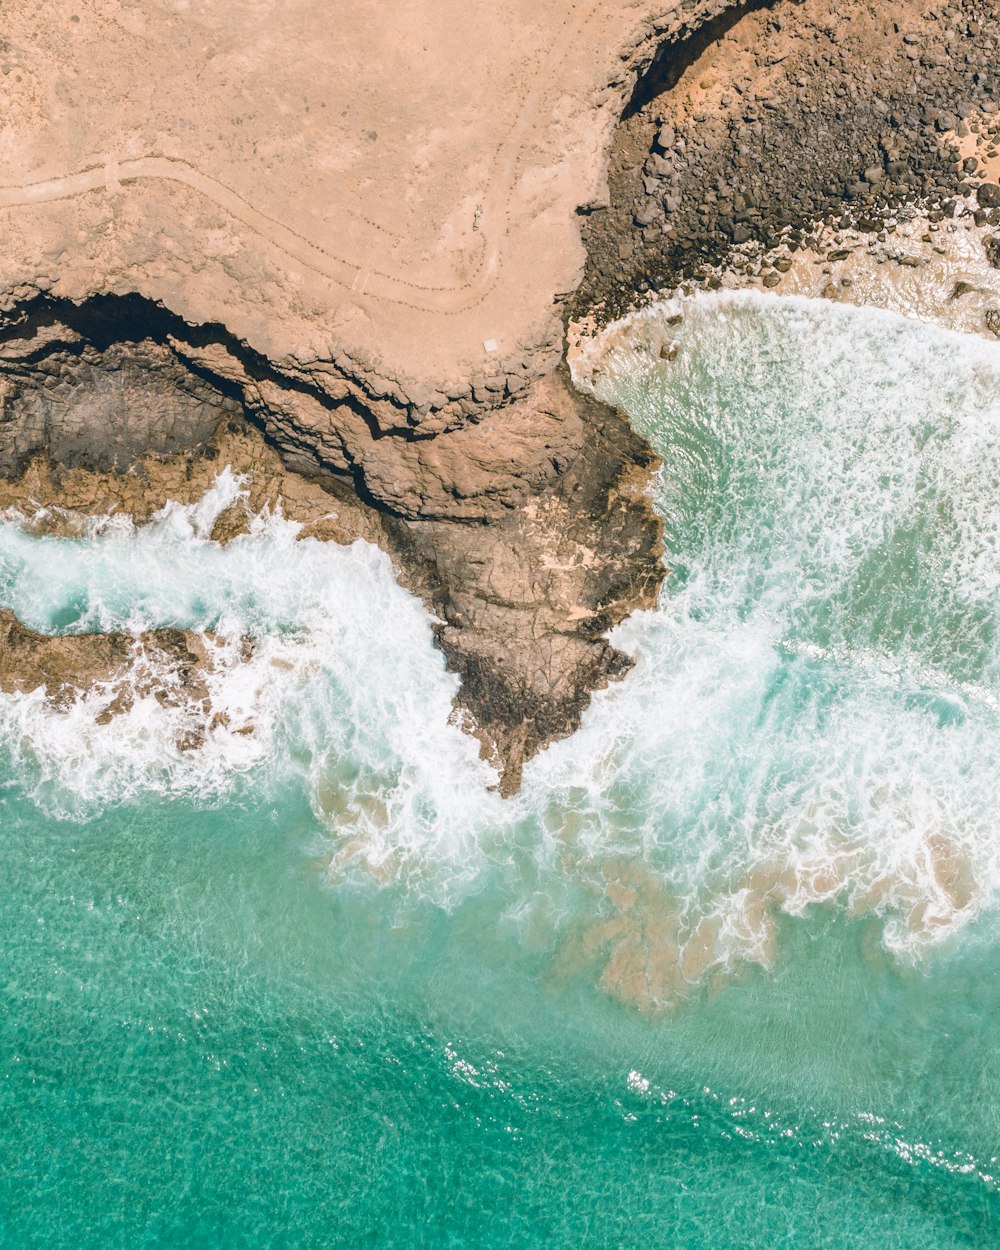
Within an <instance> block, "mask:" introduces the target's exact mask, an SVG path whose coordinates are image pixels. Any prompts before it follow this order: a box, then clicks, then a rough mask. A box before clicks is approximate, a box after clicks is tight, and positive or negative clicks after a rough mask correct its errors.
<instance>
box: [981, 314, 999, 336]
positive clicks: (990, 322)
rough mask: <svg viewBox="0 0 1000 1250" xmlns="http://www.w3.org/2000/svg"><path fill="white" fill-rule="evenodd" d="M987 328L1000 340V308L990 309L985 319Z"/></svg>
mask: <svg viewBox="0 0 1000 1250" xmlns="http://www.w3.org/2000/svg"><path fill="white" fill-rule="evenodd" d="M984 320H985V322H986V328H987V330H989V332H990V333H991V334H995V335H996V336H997V338H1000V308H990V309H989V310H988V311H987V313H986V316H985V318H984Z"/></svg>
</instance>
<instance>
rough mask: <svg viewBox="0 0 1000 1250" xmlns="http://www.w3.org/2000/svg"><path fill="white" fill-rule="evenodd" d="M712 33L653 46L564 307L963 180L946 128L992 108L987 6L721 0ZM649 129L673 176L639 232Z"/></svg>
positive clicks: (995, 17) (628, 303) (993, 193)
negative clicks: (696, 40)
mask: <svg viewBox="0 0 1000 1250" xmlns="http://www.w3.org/2000/svg"><path fill="white" fill-rule="evenodd" d="M973 30H975V32H976V33H975V34H972V33H971V32H972V31H973ZM715 34H716V38H715V41H714V42H711V41H707V42H706V41H702V42H701V43H700V44H699V45H698V47H697V49H696V51H697V52H698V53H699V55H698V56H697V57H695V56H693V55H692V47H693V45H692V44H691V43H690V42H689V43H674V44H669V43H668V44H664V45H663V46H662V47H661V48H660V50H659V51H658V52H657V55H656V57H655V58H654V61H653V65H652V68H651V69H650V71H649V72H648V74H647V76H646V78H644V79H641V80H640V82H639V84H638V86H637V88H636V92H635V96H634V97H633V102H632V105H631V106H630V107H629V109H628V110H627V111H626V114H625V117H624V119H623V121H622V123H621V125H620V126H619V128H618V131H617V133H616V136H615V140H614V143H613V147H612V152H611V162H610V175H609V186H610V189H611V206H610V208H609V209H608V210H606V211H605V212H602V213H597V214H593V215H592V216H591V217H590V218H588V219H587V221H586V222H585V224H584V239H585V243H586V245H587V252H588V265H587V269H586V272H585V275H584V279H583V282H582V284H581V286H580V289H579V291H578V293H577V296H576V298H575V301H574V302H573V304H572V305H571V307H570V308H569V310H568V311H569V315H570V316H582V315H584V314H586V313H588V312H590V311H591V310H593V309H594V307H595V306H599V318H605V319H611V318H612V317H615V316H619V315H621V314H623V313H624V312H627V311H628V310H629V308H630V307H632V305H633V296H632V292H633V291H635V289H636V283H635V280H636V276H637V275H640V274H641V275H642V277H643V280H644V281H645V282H646V283H647V284H648V285H649V286H650V287H651V288H652V289H654V290H655V289H673V288H675V287H677V286H679V285H681V284H683V283H684V282H685V281H687V280H689V279H697V278H698V275H699V274H701V275H704V272H705V269H706V266H711V265H715V264H725V263H726V261H727V257H729V255H730V253H731V251H732V249H733V247H734V246H738V245H741V244H745V243H750V242H757V243H760V244H761V245H762V246H764V247H772V246H773V245H775V244H776V243H778V242H779V241H785V242H789V241H791V242H795V241H797V238H801V237H802V235H803V234H805V233H807V232H808V231H809V229H810V227H811V225H812V224H813V223H814V222H824V223H829V224H833V225H837V224H844V225H851V226H856V227H859V228H860V229H862V230H866V231H871V232H878V231H880V230H881V229H882V228H883V225H884V223H885V221H886V219H887V217H888V216H890V215H891V214H892V213H893V212H894V211H896V210H898V209H901V208H905V207H906V205H907V204H909V203H911V202H913V201H915V200H917V199H923V200H926V201H928V203H929V208H930V211H931V216H932V219H934V218H935V217H936V218H937V219H938V220H944V219H945V218H946V217H947V216H950V215H952V214H953V213H954V212H955V199H954V196H955V193H956V191H958V192H959V193H961V194H967V193H971V192H972V191H974V190H976V187H977V183H978V182H979V181H980V178H979V176H978V175H977V172H976V171H977V170H978V169H979V165H978V164H977V165H976V166H975V167H973V168H965V167H964V166H960V165H959V164H958V153H957V151H956V149H955V148H953V147H950V146H949V144H948V142H947V135H948V134H949V133H950V132H951V131H953V130H954V129H955V128H956V127H957V126H958V125H959V124H960V123H961V124H965V123H964V122H962V120H961V119H964V118H969V119H970V122H972V123H974V114H977V113H978V112H983V113H986V114H992V113H994V112H995V111H996V109H997V107H998V102H997V98H996V95H995V92H996V77H995V67H996V64H997V49H998V46H1000V10H998V9H997V8H996V6H994V5H987V4H985V3H982V0H959V2H957V3H953V4H950V5H948V6H947V8H946V9H941V8H938V7H935V6H934V5H933V4H932V3H930V0H902V3H901V4H899V5H896V6H893V7H892V9H891V10H890V9H889V8H886V7H885V6H880V5H862V4H854V3H851V4H848V5H843V6H839V7H834V6H831V5H830V4H829V3H827V0H802V3H799V4H792V3H788V2H787V0H786V2H781V0H779V3H776V4H773V5H766V6H759V7H758V6H750V7H748V8H747V9H745V10H740V11H737V10H736V9H733V10H732V11H731V12H730V13H729V14H727V16H726V19H725V20H724V21H722V22H720V23H719V24H718V28H717V30H716V32H715ZM763 49H766V55H763V54H762V50H763ZM974 124H978V123H974ZM658 136H664V139H666V138H669V139H670V140H671V142H670V152H669V156H670V174H669V184H668V185H669V190H668V192H667V193H666V194H665V196H664V197H663V199H662V201H657V202H658V203H660V204H661V205H662V211H661V214H660V217H659V219H658V220H656V221H651V220H650V219H649V217H648V215H647V217H646V218H645V221H644V227H643V229H642V230H641V231H638V230H635V229H634V228H633V227H632V225H631V220H630V219H631V215H632V210H631V206H632V204H633V202H634V201H635V199H636V193H637V184H638V181H639V179H640V177H641V173H640V171H641V170H642V168H643V166H644V163H645V162H646V161H647V159H648V158H649V156H650V153H651V152H659V151H660V149H661V148H662V147H663V143H662V142H661V141H660V139H659V138H658ZM978 196H979V204H980V211H981V212H983V213H989V212H992V211H995V208H994V206H995V205H998V204H1000V188H997V187H996V186H995V185H994V184H992V183H989V184H984V185H983V186H980V187H979V189H978ZM625 240H628V241H629V242H631V244H632V246H631V248H625V247H624V246H623V241H625Z"/></svg>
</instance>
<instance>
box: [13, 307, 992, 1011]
mask: <svg viewBox="0 0 1000 1250" xmlns="http://www.w3.org/2000/svg"><path fill="white" fill-rule="evenodd" d="M669 311H670V310H669V309H667V310H662V309H661V310H659V312H658V311H657V310H655V309H653V310H648V311H647V312H645V313H644V314H642V315H641V316H640V317H638V318H635V319H634V320H633V321H631V322H629V323H627V324H625V325H623V326H620V327H618V328H617V330H615V331H613V332H611V333H608V334H606V335H605V336H603V337H602V338H601V339H600V340H599V341H597V342H595V343H594V344H593V345H592V346H591V347H590V348H588V349H587V350H588V351H589V353H590V356H589V359H590V362H591V364H592V365H593V367H594V370H595V372H594V374H593V375H592V381H593V386H594V389H595V390H596V392H597V394H598V395H600V396H601V397H602V398H605V399H609V400H613V401H615V402H618V403H620V404H623V405H624V406H626V407H627V408H628V409H629V411H630V412H631V414H632V417H633V420H634V421H635V423H636V425H637V426H638V428H640V429H641V430H642V431H643V432H645V433H646V434H647V436H648V437H650V438H651V439H652V441H653V442H654V443H655V444H656V445H657V447H658V448H659V450H661V451H662V452H663V454H664V456H665V458H666V464H665V467H664V471H663V474H662V475H661V480H660V482H659V485H658V486H657V495H656V497H657V501H658V505H659V506H660V507H661V508H662V510H663V512H664V515H665V517H666V521H667V530H668V536H669V539H670V543H671V547H672V549H671V551H670V553H669V563H670V564H671V565H672V566H673V568H674V573H673V575H672V577H671V579H670V581H669V583H668V586H667V588H666V590H665V593H664V596H663V598H662V601H661V604H660V606H659V608H658V609H657V610H656V611H653V612H645V613H640V614H638V615H636V616H635V617H633V618H632V619H631V620H629V621H628V622H626V623H625V624H624V625H623V626H621V627H619V629H618V631H617V632H616V634H615V642H616V643H617V644H618V645H619V646H622V647H623V648H624V649H625V650H627V651H630V652H632V653H634V654H635V655H636V656H637V664H636V667H635V669H634V670H633V672H632V673H631V674H630V675H629V676H628V678H627V679H626V680H625V681H624V682H622V683H616V684H614V685H612V686H611V687H609V688H608V689H607V690H605V691H602V692H600V693H598V694H597V696H596V697H595V699H594V702H593V705H592V707H591V709H590V711H589V712H588V714H587V715H586V717H585V719H584V725H583V727H582V729H581V730H580V732H579V733H578V734H577V735H575V736H574V737H573V738H571V739H569V740H567V741H564V742H561V743H557V744H555V745H554V746H553V747H552V748H550V749H549V750H548V751H547V752H545V753H543V754H542V755H541V756H540V757H539V758H538V759H536V760H535V761H533V762H532V763H531V764H529V766H528V768H527V769H526V773H525V786H524V790H523V792H522V794H521V795H519V796H518V797H517V798H516V799H514V800H512V801H510V802H507V803H504V802H502V801H501V800H499V799H498V798H497V796H496V795H495V794H493V793H490V792H489V791H488V789H487V787H488V785H489V783H490V782H491V781H492V780H494V776H493V774H492V771H491V770H490V769H488V768H487V767H486V766H485V765H484V764H482V762H481V761H479V760H478V758H477V747H476V744H475V742H474V741H472V740H471V739H470V738H468V737H466V736H464V735H463V734H461V733H460V732H459V730H458V729H457V728H456V727H455V726H454V725H453V724H452V723H450V717H451V709H452V700H453V698H454V695H455V693H456V690H457V682H456V679H455V678H454V677H453V676H452V675H450V674H448V673H446V672H445V671H444V666H443V661H442V658H441V656H440V654H439V653H438V652H436V651H435V650H434V649H433V647H432V643H431V632H430V622H429V620H428V617H427V614H426V612H425V611H424V609H423V608H422V606H421V605H420V604H419V603H418V602H417V601H416V600H415V599H414V598H413V597H412V596H410V595H409V594H407V593H406V592H404V591H403V590H402V589H401V588H400V587H399V586H398V585H397V583H396V581H395V579H394V577H393V574H392V569H391V566H390V563H389V561H388V559H387V558H386V557H385V556H384V555H383V554H381V553H380V552H378V551H377V550H376V549H374V548H373V547H370V546H368V545H367V544H364V543H360V542H359V543H356V544H354V546H352V547H349V548H341V547H337V546H334V545H330V544H323V543H319V542H315V541H312V540H306V541H300V540H299V539H298V533H299V530H298V527H297V526H295V525H294V524H293V523H291V522H289V521H287V520H285V519H284V518H282V517H281V516H280V515H264V516H261V517H259V518H257V519H256V520H255V522H254V524H253V527H252V532H251V533H250V534H248V535H245V536H243V537H240V538H237V539H236V540H234V541H233V542H232V543H230V544H229V545H228V546H226V547H224V548H223V547H219V546H218V545H217V544H214V543H212V542H211V540H210V538H209V537H208V536H209V535H210V533H211V530H212V524H213V522H214V519H215V517H216V516H217V515H218V513H219V512H220V511H222V510H223V509H224V508H225V507H226V506H228V504H229V503H230V502H232V500H233V499H235V498H236V497H238V495H239V493H240V491H241V489H242V487H241V483H240V482H239V481H238V479H236V478H235V477H234V476H233V475H232V474H223V475H221V476H220V480H219V482H218V483H217V485H216V488H215V489H214V491H213V492H211V493H210V495H209V496H207V497H206V499H204V500H202V501H201V502H200V503H199V504H198V505H196V506H194V507H193V508H192V507H181V506H179V505H171V506H170V507H168V508H167V509H165V510H164V511H163V512H162V513H161V514H159V516H158V517H157V518H156V519H155V521H154V522H153V524H151V525H150V526H147V527H145V528H142V529H135V528H134V527H132V526H130V525H129V524H127V523H125V522H123V521H121V520H117V521H116V522H115V523H114V524H113V525H100V524H95V525H94V526H93V527H92V529H91V530H90V531H89V532H88V534H87V535H86V536H85V537H83V538H80V539H73V540H67V539H54V538H43V537H39V536H38V535H37V534H31V533H29V532H27V530H26V529H25V528H24V527H19V526H18V525H17V524H16V523H14V522H10V521H8V522H6V523H3V524H0V600H2V602H3V603H4V604H5V605H9V606H12V607H13V608H14V610H15V611H16V612H17V613H18V615H19V616H20V617H21V618H22V619H23V620H25V621H26V623H27V624H29V625H33V626H34V627H35V628H47V629H52V628H57V627H58V628H62V629H113V628H114V629H128V630H132V631H134V632H138V631H140V630H143V629H148V628H150V627H152V626H157V625H165V624H175V625H181V626H184V627H186V628H192V629H196V630H201V631H212V633H213V634H214V635H216V636H218V637H219V638H220V639H221V644H220V649H219V651H218V655H217V659H216V662H215V665H214V670H213V672H212V674H211V675H210V680H209V684H210V688H211V698H210V704H211V707H210V709H209V711H208V712H206V711H204V709H200V710H199V709H192V708H190V707H188V708H170V707H163V706H161V705H160V704H159V703H158V702H156V700H154V699H149V698H139V699H137V700H136V702H135V704H134V706H133V707H132V709H131V710H130V711H129V712H128V713H127V714H125V715H122V716H119V717H117V718H115V719H113V720H112V721H111V722H110V723H108V724H105V725H101V724H98V723H97V721H96V716H97V714H98V713H99V711H100V709H101V708H102V707H104V706H106V704H107V701H108V699H109V698H110V694H109V692H107V691H99V690H95V691H91V692H88V693H87V694H86V695H84V696H83V697H82V698H81V699H80V700H78V701H77V703H75V704H74V705H73V706H72V707H70V708H68V709H65V710H61V711H59V710H54V709H53V708H51V707H50V706H48V705H47V704H46V703H45V702H44V700H42V698H41V696H40V695H38V694H34V695H24V696H14V697H5V698H3V699H0V741H2V743H3V744H4V746H5V748H6V750H7V752H8V753H9V754H12V755H13V756H14V757H15V764H16V768H17V771H18V774H19V777H20V779H21V781H22V783H23V784H24V785H26V786H27V787H28V788H29V789H31V791H32V792H33V793H34V794H35V795H36V797H37V799H38V801H39V802H42V803H44V804H45V805H46V806H47V807H49V808H50V809H51V810H58V811H60V812H64V813H66V814H87V813H89V812H92V811H94V810H96V809H98V808H100V807H101V806H103V805H105V804H107V803H109V802H120V801H129V800H134V799H136V798H138V797H140V796H141V795H143V794H145V793H151V792H155V793H163V794H175V793H185V794H190V795H193V796H198V797H199V798H200V800H201V801H204V802H214V801H218V800H219V799H221V798H225V797H226V796H229V795H231V794H233V793H234V791H239V789H240V787H241V786H252V787H254V789H255V790H258V789H259V788H260V787H268V786H271V787H281V786H287V785H288V784H290V783H292V784H300V785H302V786H304V787H305V791H306V793H307V795H308V796H309V799H310V802H311V803H312V805H313V809H314V811H315V812H316V815H317V817H318V819H319V821H320V822H321V825H322V826H323V828H325V829H326V830H327V831H328V836H327V840H326V842H325V850H324V854H325V862H326V865H327V871H328V873H329V875H330V877H331V880H337V879H339V877H340V876H342V875H344V874H352V873H357V872H362V873H364V874H368V875H371V876H372V877H374V878H375V879H377V880H393V881H400V880H403V881H405V883H406V884H407V885H409V886H410V887H411V889H412V891H413V892H414V893H415V894H416V893H419V894H420V895H421V896H430V897H431V898H433V899H434V900H435V901H436V902H438V903H441V904H443V905H447V904H448V903H449V902H450V901H451V900H453V899H455V898H457V897H459V896H460V895H461V893H462V891H463V890H464V889H466V888H467V887H469V886H473V887H476V886H477V884H478V883H479V882H481V881H482V879H483V874H484V873H486V872H491V873H493V874H499V875H500V876H501V877H502V878H504V880H505V881H506V887H505V888H506V891H507V897H508V898H509V900H510V907H509V913H508V914H509V917H510V920H511V923H512V924H515V925H517V926H519V927H521V928H522V929H523V930H524V931H525V932H526V933H527V932H528V931H529V929H530V931H531V933H532V934H533V937H532V940H541V939H539V938H538V934H539V933H546V934H548V939H547V940H550V941H556V942H557V943H561V942H563V940H564V937H565V935H566V934H568V933H572V934H574V935H575V936H574V937H573V938H572V940H571V941H569V945H570V947H573V950H572V951H570V952H569V953H566V951H565V950H564V951H563V956H561V958H563V957H565V958H566V959H569V961H570V963H571V964H572V963H573V959H574V958H575V957H578V958H579V960H580V961H582V963H583V964H584V965H585V966H588V967H590V966H591V965H592V964H593V965H594V966H595V967H596V969H597V972H596V975H598V976H599V977H600V978H601V979H602V983H603V984H604V985H605V986H606V987H607V988H608V989H609V990H610V991H611V992H613V993H616V994H621V995H623V996H625V997H629V998H631V999H632V1000H633V1001H636V1002H639V1003H640V1004H641V1005H642V1006H644V1007H647V1008H649V1009H652V1010H656V1009H659V1008H662V1007H664V1006H669V1005H670V1004H671V1003H673V1002H676V1001H678V1000H680V999H682V998H684V997H685V996H687V995H688V994H689V993H691V992H692V988H693V987H695V986H697V985H699V984H701V983H703V982H704V981H705V980H706V979H711V978H712V977H715V976H717V975H719V974H724V975H727V976H728V975H731V974H732V973H733V971H734V970H735V969H737V968H738V967H739V966H740V965H741V964H745V963H746V962H748V961H750V962H753V961H756V962H758V963H763V964H765V965H766V964H769V963H770V962H772V961H773V960H774V959H775V958H776V957H777V955H778V950H777V945H776V943H777V936H776V935H777V928H776V924H775V918H776V916H778V915H779V914H780V913H787V914H790V915H801V914H803V913H805V912H808V911H809V909H810V908H812V907H814V906H816V905H819V904H824V905H828V906H836V907H838V908H841V909H843V910H845V911H847V912H849V913H852V914H862V915H867V916H870V917H873V918H875V919H876V920H877V921H878V922H879V924H880V925H881V931H882V935H883V940H884V943H885V945H886V946H887V948H889V949H890V950H891V951H893V952H895V953H896V954H897V955H899V956H900V957H916V956H917V955H919V954H920V953H921V952H923V951H926V950H928V949H930V948H931V947H933V946H934V945H936V944H939V943H940V942H942V941H943V940H945V939H947V938H949V937H951V936H953V935H954V934H956V933H958V932H960V931H961V930H962V929H963V927H964V926H966V925H967V924H968V923H969V921H970V920H971V919H973V918H974V917H976V916H977V915H981V914H982V912H983V911H984V909H988V908H993V907H994V906H995V903H996V901H997V896H998V889H1000V822H998V818H997V816H996V813H995V798H994V796H995V788H996V783H995V779H996V777H997V775H1000V732H998V730H1000V704H998V700H1000V667H998V659H1000V653H998V644H997V641H996V638H997V634H998V632H1000V630H998V626H1000V622H998V621H997V614H998V605H1000V594H998V592H1000V492H997V491H996V482H997V481H998V480H1000V350H998V349H997V348H993V347H991V346H990V345H989V344H987V343H985V342H982V341H975V340H967V339H964V338H962V337H960V336H958V335H949V334H947V333H945V332H942V331H938V330H934V329H933V328H928V327H921V326H915V325H911V324H907V323H905V322H903V321H902V320H901V319H899V318H895V317H892V316H890V315H887V314H884V313H868V312H858V311H855V310H850V309H845V308H842V307H831V306H829V305H827V304H815V303H810V302H808V301H805V300H783V301H778V300H774V299H768V298H767V297H759V296H756V297H755V296H749V295H742V296H734V295H727V296H724V297H699V298H698V299H696V300H692V301H689V302H688V303H687V304H686V305H685V319H684V323H683V325H682V327H681V328H680V329H679V330H678V329H677V328H675V327H666V326H665V325H664V324H663V321H662V318H663V316H664V315H665V314H666V313H668V312H669ZM658 318H659V319H658ZM668 332H669V335H670V336H671V338H674V337H676V338H677V339H678V340H679V341H680V343H681V351H680V354H679V356H678V357H677V359H676V361H674V362H666V361H661V360H660V357H659V342H660V341H661V339H662V338H663V336H664V334H666V333H668ZM598 375H599V376H598ZM911 531H912V533H911ZM245 635H251V636H253V638H254V639H255V640H256V641H255V647H254V649H253V652H252V653H251V654H249V655H247V654H246V652H245V650H244V649H243V648H242V646H241V645H240V639H241V638H242V637H243V636H245ZM102 700H103V702H102ZM220 711H224V712H225V713H226V718H225V720H224V721H221V722H220V721H219V719H217V713H218V712H220ZM199 716H200V717H202V723H201V728H202V730H203V731H204V733H205V743H204V745H203V746H202V747H200V748H199V749H198V750H194V751H182V750H179V749H178V748H177V745H176V744H177V739H178V737H182V736H183V731H184V730H185V728H188V727H190V721H191V718H192V717H193V718H195V719H196V720H197V718H198V717H199ZM185 718H187V719H185ZM248 728H252V732H249V733H242V732H240V731H241V730H245V729H248ZM588 899H589V901H586V900H588ZM581 907H582V908H583V913H582V915H581V914H580V908H581ZM567 911H569V912H571V913H573V924H572V925H570V926H568V927H566V926H565V925H564V920H565V916H566V912H567ZM567 940H569V939H567ZM574 943H575V944H576V945H575V946H574ZM595 961H596V962H595Z"/></svg>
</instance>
